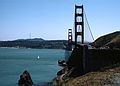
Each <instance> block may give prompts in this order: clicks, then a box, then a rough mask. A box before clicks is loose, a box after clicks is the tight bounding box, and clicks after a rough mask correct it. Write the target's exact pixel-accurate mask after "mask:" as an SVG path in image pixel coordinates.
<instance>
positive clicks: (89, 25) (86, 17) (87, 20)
mask: <svg viewBox="0 0 120 86" xmlns="http://www.w3.org/2000/svg"><path fill="white" fill-rule="evenodd" d="M83 11H84V15H85V20H86V23H87V25H88V29H89V31H90V34H91V36H92V39H93V41H95V40H94V36H93V34H92V31H91V29H90V25H89V23H88V19H87V16H86V13H85V10H83Z"/></svg>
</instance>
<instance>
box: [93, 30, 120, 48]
mask: <svg viewBox="0 0 120 86" xmlns="http://www.w3.org/2000/svg"><path fill="white" fill-rule="evenodd" d="M94 44H95V46H96V47H97V48H100V47H110V48H120V31H117V32H114V33H110V34H107V35H104V36H101V37H99V38H98V39H96V40H95V42H94Z"/></svg>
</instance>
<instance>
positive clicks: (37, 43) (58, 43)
mask: <svg viewBox="0 0 120 86" xmlns="http://www.w3.org/2000/svg"><path fill="white" fill-rule="evenodd" d="M66 44H67V41H66V40H44V39H41V38H35V39H18V40H14V41H0V47H18V48H39V49H43V48H48V49H63V48H64V47H65V45H66Z"/></svg>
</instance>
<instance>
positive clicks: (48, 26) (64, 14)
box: [0, 0, 120, 40]
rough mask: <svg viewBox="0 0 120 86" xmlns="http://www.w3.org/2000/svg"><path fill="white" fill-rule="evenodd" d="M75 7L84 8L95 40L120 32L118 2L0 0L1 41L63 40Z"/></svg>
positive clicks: (117, 0)
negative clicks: (80, 6)
mask: <svg viewBox="0 0 120 86" xmlns="http://www.w3.org/2000/svg"><path fill="white" fill-rule="evenodd" d="M75 4H76V5H81V4H83V5H84V11H85V13H86V16H87V19H88V22H89V25H90V27H91V31H92V33H93V36H94V38H95V39H97V38H98V37H100V36H102V35H105V34H108V33H111V32H114V31H119V30H120V0H0V40H16V39H27V38H43V39H46V40H66V39H67V32H68V29H70V28H71V29H73V27H74V8H75ZM86 36H87V37H88V35H87V34H86Z"/></svg>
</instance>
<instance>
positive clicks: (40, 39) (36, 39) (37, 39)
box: [15, 38, 45, 41]
mask: <svg viewBox="0 0 120 86" xmlns="http://www.w3.org/2000/svg"><path fill="white" fill-rule="evenodd" d="M25 40H26V41H45V40H44V39H42V38H33V39H17V40H15V41H25Z"/></svg>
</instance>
